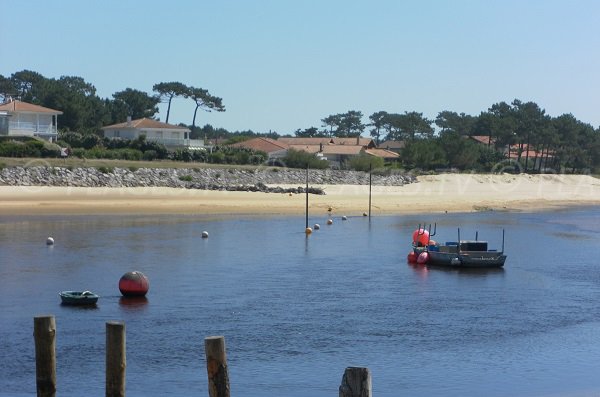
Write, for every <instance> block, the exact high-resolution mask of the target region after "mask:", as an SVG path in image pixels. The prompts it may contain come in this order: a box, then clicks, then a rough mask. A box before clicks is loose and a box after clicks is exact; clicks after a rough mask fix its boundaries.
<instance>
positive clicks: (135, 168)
mask: <svg viewBox="0 0 600 397" xmlns="http://www.w3.org/2000/svg"><path fill="white" fill-rule="evenodd" d="M137 170H138V167H129V171H131V172H136V171H137Z"/></svg>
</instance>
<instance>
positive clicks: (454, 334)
mask: <svg viewBox="0 0 600 397" xmlns="http://www.w3.org/2000/svg"><path fill="white" fill-rule="evenodd" d="M599 214H600V209H598V208H591V209H585V210H582V211H560V212H554V213H539V214H526V213H519V214H516V213H479V214H437V215H435V216H432V215H419V216H401V217H373V218H371V219H368V218H366V217H361V216H357V217H354V216H350V217H349V219H348V221H345V222H341V221H340V222H337V221H336V222H335V223H334V224H333V225H330V226H326V221H327V218H328V216H327V214H323V215H316V216H312V217H311V222H310V223H311V224H314V223H320V224H321V225H322V228H321V229H320V230H317V231H313V233H312V234H311V235H310V236H308V237H307V236H305V234H304V226H305V224H304V222H305V220H304V218H303V217H291V218H284V217H280V218H276V217H274V218H254V219H250V218H245V219H233V218H227V219H216V218H208V217H200V216H174V217H166V216H157V217H154V216H139V217H134V216H132V217H127V216H119V217H93V216H70V217H58V216H55V217H53V216H51V217H42V218H39V217H38V218H33V217H32V218H25V219H19V218H16V217H3V218H0V242H1V244H0V396H2V397H9V396H11V397H12V396H15V395H27V396H35V364H34V357H33V346H32V338H31V333H32V324H33V320H32V318H33V317H34V316H36V315H40V314H48V313H51V314H54V315H55V316H56V324H57V357H58V360H59V362H58V366H57V371H58V373H57V382H58V385H59V390H60V394H61V396H66V397H69V396H79V395H82V390H85V395H102V394H103V393H104V372H103V371H104V360H105V357H104V354H105V353H104V344H105V323H106V322H107V321H113V320H120V321H125V323H126V329H127V331H126V332H127V351H128V353H127V360H128V362H127V394H128V396H132V397H137V396H163V395H187V394H191V393H193V394H195V395H207V386H206V373H205V364H204V350H203V349H204V348H203V346H204V345H203V338H204V337H206V336H209V335H225V338H226V344H227V356H228V360H229V369H230V380H231V389H232V394H234V392H235V394H240V395H244V396H247V397H258V396H264V395H265V390H268V391H269V393H270V394H272V395H281V396H284V397H300V396H302V397H305V396H307V395H309V396H312V397H321V396H323V397H324V396H329V395H332V394H333V395H335V393H336V390H337V387H338V386H339V384H340V381H341V376H342V374H343V371H344V369H345V368H346V367H347V366H368V367H369V368H370V369H371V371H372V375H373V388H374V390H376V392H377V395H378V396H382V397H396V396H398V395H406V396H412V397H424V396H435V395H440V396H441V395H443V396H467V397H468V396H481V395H486V396H489V397H500V396H516V397H519V396H544V395H546V396H547V395H560V394H562V395H577V394H579V395H582V394H583V392H584V391H587V392H588V394H589V393H596V394H599V392H598V391H600V381H598V380H596V372H597V357H598V356H600V336H599V335H600V324H599V323H598V320H597V319H598V318H600V306H598V305H597V304H596V302H597V301H598V300H599V299H600V267H599V266H598V263H597V259H596V258H598V257H600V244H599V243H598V242H599V241H600V222H597V221H595V222H593V223H590V222H588V221H587V220H588V219H596V220H600V217H599ZM348 215H351V214H348ZM336 219H337V218H336ZM424 220H425V221H427V222H431V223H433V222H436V223H437V231H438V236H439V240H440V241H444V239H445V238H448V239H455V235H456V229H457V227H461V231H462V230H464V231H465V233H467V234H468V233H473V235H474V233H475V231H478V232H479V236H480V238H484V239H487V240H489V241H490V243H491V244H492V243H493V244H494V245H496V243H497V244H498V245H499V244H500V243H501V240H500V239H501V230H502V229H503V228H504V229H506V253H507V254H508V260H507V262H506V266H505V268H504V269H487V270H478V269H448V268H432V267H426V266H420V265H416V266H412V265H407V264H406V254H407V253H408V251H409V249H410V241H411V235H412V232H413V230H414V229H415V228H416V225H417V224H418V223H423V221H424ZM203 230H207V231H209V233H210V238H209V239H202V238H201V233H202V231H203ZM50 235H51V236H53V237H54V239H55V241H56V244H55V245H54V246H53V247H47V246H46V245H45V241H46V238H47V237H48V236H50ZM574 235H583V236H584V237H585V238H574V237H573V236H574ZM132 270H139V271H141V272H143V273H144V274H145V275H146V276H147V277H148V279H149V281H150V283H151V285H152V288H151V289H150V291H149V293H148V295H147V296H146V297H144V298H124V297H122V296H121V295H120V292H119V290H118V282H119V279H120V277H121V276H122V275H123V274H124V273H126V272H128V271H132ZM83 289H89V290H92V291H94V292H96V293H98V294H99V295H100V296H101V298H100V300H99V301H98V304H97V306H96V307H95V308H93V309H89V308H78V307H64V306H61V305H60V298H59V297H58V292H59V291H62V290H83ZM82 357H85V362H83V363H82V360H81V358H82ZM315 374H316V375H315Z"/></svg>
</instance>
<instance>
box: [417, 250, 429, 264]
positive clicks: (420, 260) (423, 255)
mask: <svg viewBox="0 0 600 397" xmlns="http://www.w3.org/2000/svg"><path fill="white" fill-rule="evenodd" d="M428 260H429V252H421V253H420V254H419V257H418V258H417V263H418V264H419V265H424V264H426V263H427V261H428Z"/></svg>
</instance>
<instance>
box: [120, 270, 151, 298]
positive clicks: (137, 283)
mask: <svg viewBox="0 0 600 397" xmlns="http://www.w3.org/2000/svg"><path fill="white" fill-rule="evenodd" d="M149 288H150V283H149V282H148V278H147V277H146V276H145V275H144V273H142V272H138V271H133V272H127V273H125V274H124V275H123V277H121V279H120V280H119V291H121V293H122V294H123V295H124V296H144V295H146V293H147V292H148V289H149Z"/></svg>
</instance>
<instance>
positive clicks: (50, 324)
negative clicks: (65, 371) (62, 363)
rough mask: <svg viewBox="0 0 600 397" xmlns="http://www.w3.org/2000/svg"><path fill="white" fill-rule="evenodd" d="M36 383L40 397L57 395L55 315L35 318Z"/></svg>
mask: <svg viewBox="0 0 600 397" xmlns="http://www.w3.org/2000/svg"><path fill="white" fill-rule="evenodd" d="M33 338H34V339H35V384H36V388H37V395H38V397H54V396H55V395H56V321H55V319H54V316H39V317H34V318H33Z"/></svg>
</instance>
